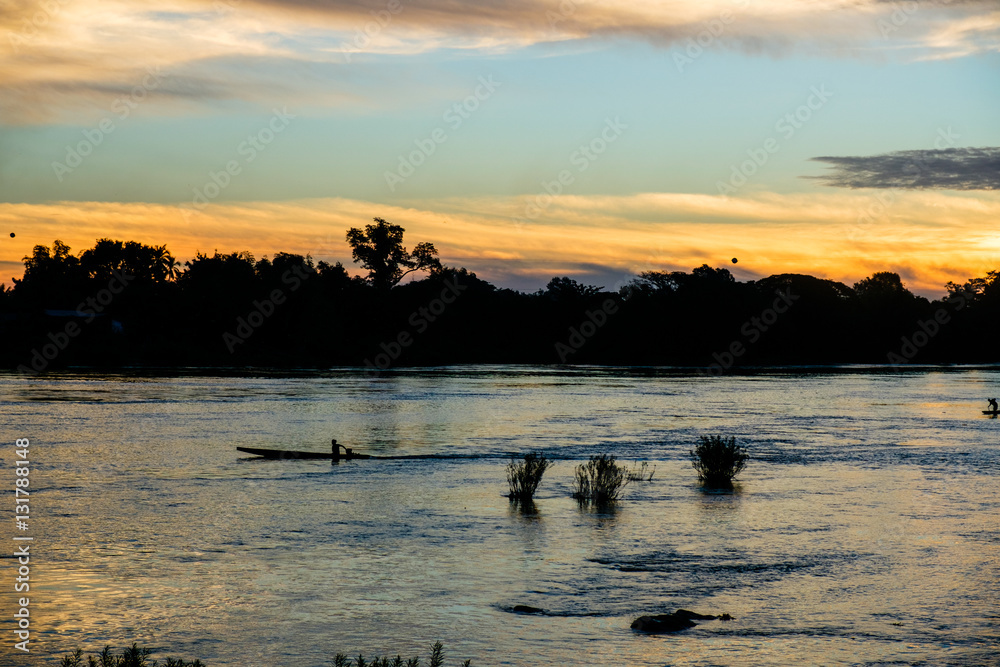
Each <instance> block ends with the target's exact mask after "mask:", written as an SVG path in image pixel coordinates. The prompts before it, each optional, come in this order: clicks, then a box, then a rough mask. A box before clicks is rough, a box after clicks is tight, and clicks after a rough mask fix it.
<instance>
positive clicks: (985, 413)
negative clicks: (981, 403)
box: [983, 410, 1000, 417]
mask: <svg viewBox="0 0 1000 667" xmlns="http://www.w3.org/2000/svg"><path fill="white" fill-rule="evenodd" d="M983 414H984V415H992V416H994V417H996V416H997V415H1000V410H983Z"/></svg>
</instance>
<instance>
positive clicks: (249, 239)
mask: <svg viewBox="0 0 1000 667" xmlns="http://www.w3.org/2000/svg"><path fill="white" fill-rule="evenodd" d="M886 201H888V200H885V199H883V200H882V201H880V200H879V199H877V198H876V195H874V194H859V193H857V192H849V193H831V194H794V195H780V194H774V193H765V194H761V195H757V196H754V197H752V198H750V197H747V198H725V197H717V196H710V195H691V194H675V193H646V194H638V195H632V196H621V197H610V196H580V197H558V198H555V199H554V200H553V201H552V202H551V203H550V204H549V205H548V206H547V207H546V208H545V209H544V210H543V212H542V213H541V215H539V216H538V217H537V219H535V220H532V221H530V222H528V223H526V224H525V223H519V222H516V215H517V213H518V212H519V211H523V210H524V202H525V198H523V197H515V198H503V197H496V198H472V199H458V198H455V199H446V200H437V201H421V202H413V204H412V205H411V206H387V205H385V204H376V203H372V202H364V201H356V200H347V199H319V200H317V199H313V200H303V201H294V202H253V203H242V204H213V205H210V206H207V207H206V208H205V209H204V210H203V211H200V212H196V213H192V212H190V211H189V210H187V209H185V208H183V207H181V206H170V205H159V204H126V203H96V202H89V203H75V202H63V203H54V204H0V222H2V227H0V231H2V232H3V233H4V234H6V233H7V232H8V231H14V232H16V233H17V237H16V238H15V239H7V238H5V237H0V238H3V241H4V242H3V245H2V246H0V268H3V269H4V270H5V273H4V274H3V275H5V276H9V275H14V276H16V275H20V259H21V257H22V256H24V255H26V254H28V253H30V252H31V248H32V247H33V246H34V245H35V244H43V245H50V244H51V243H52V241H53V240H54V239H57V238H58V239H60V240H62V241H63V242H65V243H68V244H69V245H70V246H71V247H72V248H73V250H74V251H80V250H83V249H85V248H87V247H90V246H91V245H93V243H94V241H95V240H96V239H97V238H102V237H113V238H118V239H123V240H137V241H142V242H145V243H156V244H160V243H166V244H168V246H169V248H170V250H171V251H172V252H173V253H174V255H175V256H177V257H179V258H180V259H182V260H184V259H190V258H191V257H193V256H194V254H195V252H198V251H202V252H209V253H211V252H213V251H214V250H216V249H217V250H219V251H221V252H230V251H235V250H250V251H251V252H253V253H254V254H255V255H256V256H258V257H260V256H262V255H264V254H273V253H274V252H276V251H285V252H297V253H301V254H311V255H313V257H315V258H316V259H317V260H319V259H322V260H326V261H329V262H336V261H341V262H343V263H344V265H345V266H347V267H348V268H349V269H352V270H354V268H353V267H354V265H353V263H352V262H351V255H350V248H349V247H348V245H347V243H346V241H345V239H344V235H345V232H346V230H347V229H348V228H349V227H357V226H361V225H363V224H366V223H368V222H369V221H370V220H371V218H373V217H375V216H378V217H383V218H386V219H388V220H389V221H391V222H393V223H396V224H400V225H402V226H403V227H404V228H405V229H406V230H407V233H406V241H407V243H408V244H409V245H411V246H412V245H413V244H415V243H417V242H419V241H430V242H433V243H434V244H435V245H436V246H437V248H438V250H439V251H440V254H441V257H442V260H443V261H444V262H445V263H446V264H449V265H453V266H466V267H467V268H468V269H469V270H472V271H475V272H476V273H478V274H479V275H480V276H481V277H483V278H485V279H487V280H497V281H500V282H501V283H502V282H503V281H505V280H509V279H510V278H511V277H518V276H519V277H520V278H522V279H529V278H530V279H531V280H534V281H537V285H538V286H541V285H543V284H544V283H545V282H546V281H547V280H548V279H549V278H551V277H553V276H554V275H564V274H572V275H577V276H584V277H585V276H586V275H587V274H589V273H593V274H595V275H598V274H599V275H601V276H605V277H606V276H608V275H612V274H614V275H618V274H620V275H621V277H622V280H623V281H624V280H627V279H628V278H629V277H630V276H633V275H635V274H636V273H638V272H639V271H646V270H664V269H669V270H690V269H691V268H693V267H696V266H700V265H701V264H703V263H708V264H710V265H715V266H721V265H726V266H727V267H728V268H730V269H732V270H733V271H734V273H736V275H737V276H739V277H740V278H741V279H754V278H757V277H761V276H765V275H770V274H774V273H808V274H812V275H816V276H819V277H825V278H831V279H834V280H840V281H843V282H846V283H849V284H850V283H853V282H856V281H857V280H859V279H861V278H863V277H865V276H867V275H870V274H871V273H873V272H875V271H882V270H892V271H897V272H899V273H900V274H901V275H903V276H904V279H905V280H906V282H907V285H908V286H909V287H910V288H911V289H913V290H914V291H916V292H919V293H923V294H926V295H931V296H934V295H940V294H941V293H943V285H944V283H945V282H947V281H949V280H954V281H964V280H966V279H968V278H970V277H973V276H979V275H983V274H985V272H986V271H988V270H995V269H997V268H1000V241H997V240H996V236H995V234H993V233H991V232H990V230H991V229H992V225H994V224H995V221H996V220H997V219H998V218H1000V194H998V193H977V194H976V195H975V196H973V195H969V194H966V193H934V192H903V193H896V194H894V198H893V199H892V201H889V203H888V204H886V203H884V202H886ZM732 257H737V258H738V259H739V264H737V265H731V264H730V263H729V260H730V259H731V258H732ZM521 282H522V283H523V282H524V280H521ZM601 284H604V283H603V282H602V283H601Z"/></svg>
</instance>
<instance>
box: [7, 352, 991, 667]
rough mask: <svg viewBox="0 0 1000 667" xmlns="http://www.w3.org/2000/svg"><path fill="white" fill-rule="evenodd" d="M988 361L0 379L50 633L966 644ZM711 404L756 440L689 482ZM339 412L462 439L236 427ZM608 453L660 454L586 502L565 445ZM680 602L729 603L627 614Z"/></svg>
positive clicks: (291, 424) (236, 646)
mask: <svg viewBox="0 0 1000 667" xmlns="http://www.w3.org/2000/svg"><path fill="white" fill-rule="evenodd" d="M983 375H984V372H982V371H978V372H974V373H972V372H970V373H947V374H945V373H933V374H927V375H920V374H910V375H896V376H886V375H881V374H874V375H865V374H838V375H822V374H821V375H813V376H789V375H778V376H763V377H762V376H754V377H742V378H741V377H733V378H721V379H713V380H710V381H704V380H700V379H693V378H689V377H675V376H670V375H663V376H656V375H655V374H654V375H652V376H650V374H649V373H648V372H645V373H643V374H630V373H628V372H622V371H618V372H609V371H605V370H587V371H568V370H566V371H559V372H554V371H552V370H551V369H530V368H529V369H517V368H514V369H509V368H508V369H499V370H495V369H484V370H482V371H480V372H476V371H461V372H457V371H453V370H448V369H444V370H441V371H429V372H404V373H399V374H396V375H388V376H371V375H366V374H363V373H362V374H359V375H354V374H350V373H333V374H329V375H323V374H313V375H310V376H308V377H300V378H291V379H287V378H274V377H256V378H240V377H233V378H217V377H216V378H211V377H200V376H187V375H181V376H178V377H171V378H143V377H129V378H123V377H119V376H102V375H87V376H75V375H72V374H70V375H66V376H64V377H61V378H58V379H57V380H55V381H52V380H46V379H44V378H43V379H25V378H22V377H2V378H0V392H2V394H0V398H2V400H3V402H4V403H5V404H6V405H7V406H8V407H9V408H10V413H9V414H11V415H13V416H14V417H13V419H14V420H16V422H17V424H18V425H17V428H18V429H19V431H20V432H19V433H18V434H17V435H18V436H19V437H31V438H32V439H33V443H35V446H36V447H37V448H36V450H35V453H36V454H37V456H38V464H37V466H38V467H37V471H36V472H35V473H33V474H35V475H36V477H34V478H33V483H36V482H35V480H37V484H38V485H39V487H40V488H42V487H44V489H45V490H44V492H43V491H41V490H40V491H39V495H38V496H37V498H38V505H37V507H38V521H37V526H38V533H37V534H38V538H39V545H44V546H45V550H44V552H43V553H44V554H45V555H44V557H41V556H40V557H39V563H38V566H37V567H38V569H37V576H38V577H39V584H38V588H37V589H33V595H37V596H38V598H37V602H38V604H39V611H38V617H37V618H38V619H39V620H38V622H39V625H40V627H42V628H43V629H42V630H41V631H40V635H39V642H40V644H39V645H40V647H41V648H42V651H43V652H48V653H52V654H59V653H62V652H64V651H65V650H68V649H69V648H72V647H75V646H77V645H79V646H82V647H84V648H88V649H95V648H98V647H99V646H102V645H103V644H104V643H106V642H110V643H112V644H117V645H123V644H126V643H131V641H138V642H140V643H141V644H142V643H146V644H149V645H152V646H156V647H163V648H165V649H166V648H168V649H169V652H170V654H172V655H175V656H178V655H183V656H185V657H187V658H189V659H191V658H194V657H199V658H202V659H203V660H206V661H207V662H208V663H209V664H210V665H212V666H213V667H216V666H218V665H227V664H244V663H245V661H247V660H255V661H257V662H255V663H253V664H261V665H287V666H288V667H299V666H306V665H310V666H312V665H320V664H324V661H326V660H328V658H329V657H330V656H331V655H332V654H333V653H335V652H336V651H337V650H344V651H348V652H355V653H356V652H357V651H359V650H364V651H380V652H384V653H391V654H393V655H395V653H396V652H401V653H410V654H411V655H412V654H413V653H415V652H416V651H417V650H418V649H419V650H421V651H422V652H423V653H426V647H427V646H428V645H429V644H430V643H431V642H433V641H434V640H435V639H438V638H440V639H442V641H444V642H445V643H446V645H447V647H448V649H449V654H450V655H451V656H453V657H454V658H456V659H457V658H462V659H464V658H466V657H469V658H472V659H473V664H481V665H499V664H525V665H527V664H531V665H564V664H629V665H664V664H674V665H685V664H691V665H694V664H709V663H711V664H734V665H735V664H815V663H816V662H822V663H823V664H856V663H858V662H866V661H868V662H877V661H880V660H886V661H888V660H906V661H926V662H929V663H932V664H939V663H943V662H948V661H951V662H955V663H958V664H963V663H968V664H975V663H976V662H977V661H979V662H985V659H984V657H983V656H986V655H989V647H991V646H995V645H996V643H997V641H998V640H1000V634H998V631H997V626H996V620H995V617H996V612H995V602H996V600H997V599H1000V585H998V583H997V582H998V580H1000V541H998V540H997V537H996V535H997V534H998V530H997V528H998V526H997V516H998V515H1000V511H998V509H1000V508H998V498H1000V495H998V493H997V491H998V490H1000V483H998V475H997V474H996V473H997V472H998V471H1000V465H998V461H1000V453H998V451H997V438H996V431H995V426H996V423H997V422H995V421H990V420H988V419H979V418H978V417H979V415H978V410H979V407H978V403H976V401H977V400H978V399H979V398H981V397H980V396H979V395H978V394H979V393H980V391H981V388H982V386H983ZM989 377H990V378H992V379H993V380H995V379H996V378H995V376H994V375H989ZM714 432H720V433H730V434H732V435H735V436H737V437H738V438H739V439H740V440H741V441H742V442H745V443H746V444H748V446H749V447H750V449H751V453H752V454H753V456H754V458H753V459H752V460H751V462H750V464H749V465H748V468H747V470H746V471H745V473H744V474H743V476H742V477H741V480H740V482H739V483H738V484H737V486H736V487H735V489H734V490H733V491H731V492H727V493H710V492H706V491H704V490H703V489H701V488H699V486H698V484H697V483H696V481H695V480H694V479H693V475H694V473H693V469H692V468H691V466H690V462H689V460H688V457H687V450H688V449H689V447H690V445H691V443H692V442H693V441H695V440H696V439H697V436H698V435H700V434H706V433H714ZM334 436H335V437H337V438H338V440H340V441H341V442H344V443H347V444H348V446H353V447H355V448H356V449H359V450H361V451H366V452H370V453H374V454H387V455H426V454H458V455H463V456H468V457H469V458H464V459H463V458H459V459H449V460H435V459H417V460H394V461H376V460H370V461H351V462H344V463H342V464H341V465H339V466H331V465H329V463H328V462H322V461H299V462H281V461H255V460H252V459H248V458H246V457H242V456H239V455H237V454H236V452H235V446H236V445H238V444H248V445H251V446H253V445H256V446H290V447H294V448H299V447H303V448H322V447H323V446H324V443H328V442H329V438H330V437H334ZM528 450H538V451H545V452H547V453H548V454H549V455H550V456H551V457H552V458H554V459H555V462H554V464H553V466H552V468H551V469H550V470H549V472H548V473H546V477H545V479H544V480H543V483H542V485H541V487H540V489H539V493H538V495H537V497H536V499H535V501H534V503H533V504H528V505H523V506H518V505H515V504H512V503H510V502H509V501H508V500H507V498H506V497H505V495H504V494H505V493H506V489H505V484H504V475H503V465H504V463H505V462H506V460H507V458H506V457H507V455H508V454H509V453H511V452H524V451H528ZM604 451H610V452H614V453H617V454H618V455H619V458H620V459H621V460H627V461H633V460H650V461H652V462H655V464H656V466H657V469H656V475H655V477H654V480H653V481H652V482H648V483H647V482H643V483H633V484H630V485H629V486H628V487H627V491H626V494H625V497H624V499H623V500H622V501H621V502H619V503H618V504H617V505H616V506H615V507H614V508H594V507H588V506H580V505H579V504H578V503H576V501H574V500H573V499H571V498H570V497H569V491H570V487H571V485H572V476H573V469H574V467H575V465H576V464H577V463H579V462H580V461H582V460H584V459H585V458H586V457H587V456H589V455H591V454H593V453H600V452H604ZM33 455H34V454H33ZM9 456H10V452H9V451H4V452H2V453H0V458H2V460H3V463H4V464H5V465H6V464H7V463H8V460H7V457H9ZM476 457H478V458H476ZM5 511H6V510H5ZM40 552H41V551H40ZM517 604H524V605H529V606H534V607H538V608H541V609H544V610H545V612H546V614H545V615H518V614H512V613H510V612H509V611H508V610H509V609H510V608H512V607H513V606H514V605H517ZM0 605H2V609H0V613H3V614H7V612H8V609H9V608H10V607H9V605H10V600H9V596H4V597H3V598H2V603H0ZM678 607H684V608H689V609H693V610H695V611H699V612H702V613H722V612H727V613H730V614H732V615H733V616H734V617H735V620H734V621H730V622H721V621H708V622H704V623H701V624H700V625H699V626H698V627H697V628H694V629H692V630H690V631H687V632H685V633H682V634H680V635H676V636H669V637H649V636H642V635H637V634H635V633H633V632H632V631H631V630H629V628H628V626H629V623H630V622H631V619H632V618H634V617H635V616H638V615H640V614H644V613H663V612H668V611H672V610H674V609H676V608H678ZM991 619H992V620H991ZM161 657H162V656H161Z"/></svg>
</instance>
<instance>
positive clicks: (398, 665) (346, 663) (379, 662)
mask: <svg viewBox="0 0 1000 667" xmlns="http://www.w3.org/2000/svg"><path fill="white" fill-rule="evenodd" d="M331 664H332V665H333V667H420V658H418V657H413V658H410V659H409V660H403V658H402V656H398V655H397V656H396V657H395V658H385V657H382V658H371V661H370V662H369V661H368V660H365V657H364V655H361V654H359V655H358V657H357V658H356V659H353V660H352V659H351V658H348V657H347V656H346V655H344V654H343V653H338V654H337V655H336V656H334V658H333V662H332V663H331ZM427 664H428V665H429V667H442V666H443V665H444V645H443V644H442V643H441V642H434V646H432V647H431V657H430V660H428V663H427ZM471 664H472V661H471V660H466V661H465V662H463V663H462V667H469V665H471Z"/></svg>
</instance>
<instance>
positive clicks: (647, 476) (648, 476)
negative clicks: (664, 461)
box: [625, 461, 656, 482]
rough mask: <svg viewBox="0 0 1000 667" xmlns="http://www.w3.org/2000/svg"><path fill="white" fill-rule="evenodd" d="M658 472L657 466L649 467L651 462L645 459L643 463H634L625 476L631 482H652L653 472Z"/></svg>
mask: <svg viewBox="0 0 1000 667" xmlns="http://www.w3.org/2000/svg"><path fill="white" fill-rule="evenodd" d="M655 472H656V466H653V469H652V470H650V469H649V463H648V462H646V461H643V462H642V463H641V464H632V469H631V470H629V471H628V472H627V473H626V474H625V477H626V478H627V479H628V481H630V482H652V481H653V473H655Z"/></svg>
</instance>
